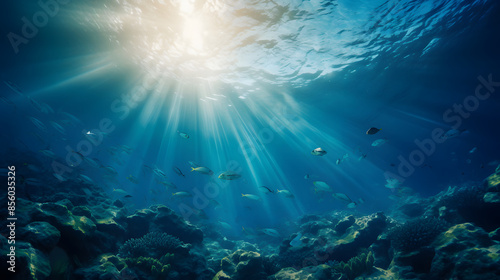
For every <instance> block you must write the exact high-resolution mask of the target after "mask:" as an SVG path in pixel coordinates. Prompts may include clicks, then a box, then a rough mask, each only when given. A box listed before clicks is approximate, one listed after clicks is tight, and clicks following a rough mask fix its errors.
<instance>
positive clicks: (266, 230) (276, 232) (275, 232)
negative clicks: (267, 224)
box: [262, 228, 280, 237]
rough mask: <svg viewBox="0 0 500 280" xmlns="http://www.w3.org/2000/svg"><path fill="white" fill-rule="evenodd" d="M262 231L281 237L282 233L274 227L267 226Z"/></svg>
mask: <svg viewBox="0 0 500 280" xmlns="http://www.w3.org/2000/svg"><path fill="white" fill-rule="evenodd" d="M262 232H263V233H265V234H267V235H269V236H272V237H280V234H279V233H278V231H276V230H275V229H272V228H265V229H263V230H262Z"/></svg>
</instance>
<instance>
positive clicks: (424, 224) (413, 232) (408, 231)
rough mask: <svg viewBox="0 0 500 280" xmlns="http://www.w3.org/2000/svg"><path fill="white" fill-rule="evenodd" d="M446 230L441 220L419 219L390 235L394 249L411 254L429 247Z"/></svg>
mask: <svg viewBox="0 0 500 280" xmlns="http://www.w3.org/2000/svg"><path fill="white" fill-rule="evenodd" d="M446 228H447V227H446V223H445V222H444V221H442V220H440V219H436V218H419V219H416V220H412V221H409V222H406V223H405V224H404V225H402V226H397V227H395V228H393V229H392V230H391V231H390V232H389V234H388V235H389V238H390V239H391V241H392V247H393V248H394V249H396V250H398V251H402V252H409V251H413V250H417V249H419V248H421V247H423V246H427V245H429V244H430V243H431V242H432V241H433V240H434V238H435V237H436V236H438V235H439V234H440V233H441V232H443V231H444V230H445V229H446Z"/></svg>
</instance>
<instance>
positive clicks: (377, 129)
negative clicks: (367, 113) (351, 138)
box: [366, 127, 382, 135]
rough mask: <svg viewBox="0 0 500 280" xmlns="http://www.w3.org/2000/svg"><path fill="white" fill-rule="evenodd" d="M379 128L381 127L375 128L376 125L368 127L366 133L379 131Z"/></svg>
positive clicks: (371, 133)
mask: <svg viewBox="0 0 500 280" xmlns="http://www.w3.org/2000/svg"><path fill="white" fill-rule="evenodd" d="M380 130H382V129H381V128H376V127H370V129H368V130H367V131H366V134H367V135H373V134H375V133H377V132H379V131H380Z"/></svg>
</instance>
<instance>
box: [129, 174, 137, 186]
mask: <svg viewBox="0 0 500 280" xmlns="http://www.w3.org/2000/svg"><path fill="white" fill-rule="evenodd" d="M127 179H128V180H129V181H130V182H132V183H134V184H138V183H139V181H138V180H137V178H135V177H134V175H132V174H131V175H128V176H127Z"/></svg>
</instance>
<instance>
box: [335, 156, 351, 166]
mask: <svg viewBox="0 0 500 280" xmlns="http://www.w3.org/2000/svg"><path fill="white" fill-rule="evenodd" d="M348 157H349V154H344V155H343V156H342V157H341V158H339V159H337V161H336V163H337V165H339V164H341V163H342V162H343V161H344V160H345V159H347V158H348Z"/></svg>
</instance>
